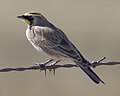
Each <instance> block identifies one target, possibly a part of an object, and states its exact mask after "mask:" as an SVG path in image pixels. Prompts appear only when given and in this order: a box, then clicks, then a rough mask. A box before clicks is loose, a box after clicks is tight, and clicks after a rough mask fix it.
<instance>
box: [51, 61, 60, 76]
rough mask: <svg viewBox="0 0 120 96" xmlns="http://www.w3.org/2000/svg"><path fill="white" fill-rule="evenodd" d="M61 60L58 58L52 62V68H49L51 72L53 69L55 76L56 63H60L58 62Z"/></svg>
mask: <svg viewBox="0 0 120 96" xmlns="http://www.w3.org/2000/svg"><path fill="white" fill-rule="evenodd" d="M60 61H61V60H57V61H55V62H53V63H52V64H51V66H50V67H51V68H50V69H49V71H50V72H51V71H52V69H53V75H54V76H55V69H56V68H55V65H56V64H57V63H58V62H60Z"/></svg>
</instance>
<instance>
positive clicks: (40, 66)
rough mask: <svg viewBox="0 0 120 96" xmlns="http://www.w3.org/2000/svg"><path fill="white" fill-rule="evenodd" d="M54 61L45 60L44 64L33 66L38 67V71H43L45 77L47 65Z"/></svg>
mask: <svg viewBox="0 0 120 96" xmlns="http://www.w3.org/2000/svg"><path fill="white" fill-rule="evenodd" d="M53 60H54V59H50V60H47V61H46V62H44V63H35V65H38V66H39V69H40V71H41V70H44V71H45V76H46V73H47V71H46V69H47V66H46V65H47V64H49V63H50V62H52V61H53Z"/></svg>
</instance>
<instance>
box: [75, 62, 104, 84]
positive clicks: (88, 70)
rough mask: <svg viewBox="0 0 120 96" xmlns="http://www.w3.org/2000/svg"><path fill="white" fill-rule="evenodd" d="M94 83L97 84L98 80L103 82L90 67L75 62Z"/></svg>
mask: <svg viewBox="0 0 120 96" xmlns="http://www.w3.org/2000/svg"><path fill="white" fill-rule="evenodd" d="M76 64H77V65H78V66H79V67H80V68H81V69H82V70H83V71H84V72H85V73H86V74H87V75H88V76H89V77H90V78H91V79H92V80H93V81H94V82H95V83H96V84H99V83H100V82H101V83H103V84H105V83H104V82H103V81H102V80H101V79H100V78H99V77H98V76H97V74H96V73H95V72H94V71H93V70H92V69H91V68H90V67H88V66H87V67H85V66H83V65H82V64H80V63H76Z"/></svg>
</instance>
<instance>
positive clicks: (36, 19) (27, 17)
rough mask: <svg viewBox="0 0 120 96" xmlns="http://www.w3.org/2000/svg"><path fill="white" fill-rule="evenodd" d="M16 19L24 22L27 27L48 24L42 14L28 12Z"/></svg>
mask: <svg viewBox="0 0 120 96" xmlns="http://www.w3.org/2000/svg"><path fill="white" fill-rule="evenodd" d="M17 18H19V19H22V20H23V21H25V23H26V24H27V25H28V26H34V25H44V24H46V23H48V21H47V19H46V18H45V17H44V16H43V15H42V14H40V13H37V12H28V13H25V14H23V15H20V16H17Z"/></svg>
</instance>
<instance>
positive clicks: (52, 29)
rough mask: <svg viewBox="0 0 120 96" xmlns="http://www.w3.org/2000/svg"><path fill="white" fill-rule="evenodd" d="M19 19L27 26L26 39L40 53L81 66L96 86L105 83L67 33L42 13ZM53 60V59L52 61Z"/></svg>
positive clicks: (19, 16)
mask: <svg viewBox="0 0 120 96" xmlns="http://www.w3.org/2000/svg"><path fill="white" fill-rule="evenodd" d="M17 18H19V19H22V20H23V21H24V22H25V23H26V24H27V26H28V27H27V30H26V37H27V39H28V41H29V42H30V43H31V44H32V45H33V47H34V48H35V49H36V50H37V51H38V52H41V51H42V52H45V53H46V54H47V55H48V56H50V57H52V58H55V60H58V61H61V60H64V59H70V60H72V61H73V62H74V63H75V64H76V65H77V66H79V67H80V68H81V69H82V70H83V71H84V72H85V73H86V74H87V75H88V76H89V77H90V78H91V80H92V81H93V82H95V83H96V84H99V83H103V84H104V82H103V81H102V80H101V79H100V78H99V77H98V75H97V74H96V73H95V72H94V71H93V70H92V69H91V68H90V66H89V65H90V62H89V61H88V60H86V59H85V58H84V57H83V55H82V54H81V53H80V51H79V50H78V49H77V48H76V47H75V45H74V44H73V43H72V42H71V41H70V40H69V39H68V37H67V36H66V35H65V33H64V32H63V31H62V30H61V29H60V28H58V27H56V26H55V25H53V24H52V23H51V22H49V21H48V20H47V18H45V17H44V16H43V15H42V14H41V13H39V12H34V11H30V12H27V13H25V14H22V15H18V16H17ZM52 60H53V59H51V61H52Z"/></svg>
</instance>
